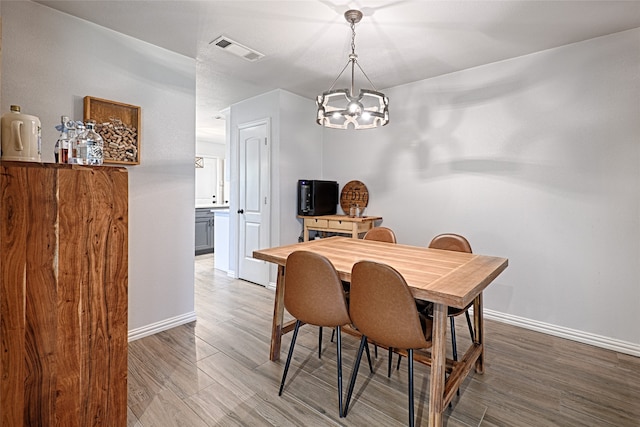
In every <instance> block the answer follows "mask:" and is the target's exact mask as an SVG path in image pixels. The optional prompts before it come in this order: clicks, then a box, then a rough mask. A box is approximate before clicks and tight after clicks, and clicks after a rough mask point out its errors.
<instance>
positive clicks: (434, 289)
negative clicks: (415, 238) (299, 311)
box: [253, 237, 508, 426]
mask: <svg viewBox="0 0 640 427" xmlns="http://www.w3.org/2000/svg"><path fill="white" fill-rule="evenodd" d="M298 250H304V251H311V252H315V253H318V254H321V255H324V256H325V257H327V258H328V259H329V260H330V261H331V263H332V264H333V265H334V267H335V268H336V270H337V271H338V274H339V275H340V278H341V279H342V280H343V281H345V282H350V281H351V269H352V267H353V265H354V264H355V263H357V262H358V261H363V260H368V261H375V262H379V263H383V264H387V265H389V266H391V267H393V268H395V269H396V270H397V271H398V272H399V273H400V274H401V275H402V276H403V277H404V279H405V280H406V282H407V284H408V285H409V287H410V289H411V292H412V293H413V295H414V297H415V298H417V299H421V300H426V301H431V302H433V331H432V347H431V349H430V352H429V353H416V354H418V355H417V356H414V358H415V360H416V361H418V362H421V363H424V364H427V365H430V366H431V380H430V386H429V425H430V426H441V425H442V412H443V411H444V410H445V408H446V407H447V405H448V404H449V402H450V401H451V399H452V398H453V396H454V395H455V393H456V390H458V389H459V387H460V385H461V384H462V382H463V381H464V379H465V378H466V377H467V376H468V375H469V373H470V372H471V370H472V369H474V368H475V371H476V372H477V373H483V372H484V325H483V316H482V291H483V290H484V289H485V288H486V287H487V286H489V284H490V283H491V282H492V281H493V280H494V279H495V278H496V277H497V276H498V275H499V274H500V273H501V272H502V271H504V269H505V268H507V265H508V260H507V259H506V258H499V257H494V256H485V255H477V254H469V253H464V252H455V251H446V250H440V249H430V248H426V247H418V246H409V245H401V244H395V243H385V242H377V241H371V240H359V239H350V238H347V237H330V238H326V239H319V240H313V241H309V242H303V243H296V244H292V245H286V246H279V247H274V248H269V249H261V250H257V251H254V252H253V257H254V258H256V259H260V260H264V261H267V262H272V263H274V264H277V265H278V276H277V283H276V292H275V302H274V311H273V323H272V331H271V352H270V359H271V360H274V361H275V360H278V359H279V357H280V344H281V339H282V335H283V334H285V333H288V332H290V331H292V330H293V327H294V326H293V325H294V321H290V322H287V323H285V322H284V293H285V288H286V285H285V283H284V272H285V268H286V263H287V257H288V256H289V254H290V253H292V252H294V251H298ZM472 302H473V317H474V326H475V327H474V329H475V334H474V335H475V337H474V340H473V342H472V343H471V345H470V346H469V348H468V349H467V350H466V352H465V353H464V356H463V357H462V358H461V359H460V360H459V361H453V360H449V359H447V358H446V351H445V350H446V334H447V309H448V307H456V308H464V307H466V306H467V305H469V304H470V303H472ZM345 329H346V328H345ZM398 352H399V353H400V354H403V355H406V354H407V353H406V351H403V350H398ZM447 373H448V375H446V374H447Z"/></svg>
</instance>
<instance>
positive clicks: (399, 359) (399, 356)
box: [396, 355, 402, 371]
mask: <svg viewBox="0 0 640 427" xmlns="http://www.w3.org/2000/svg"><path fill="white" fill-rule="evenodd" d="M400 362H402V356H401V355H398V366H396V371H399V370H400Z"/></svg>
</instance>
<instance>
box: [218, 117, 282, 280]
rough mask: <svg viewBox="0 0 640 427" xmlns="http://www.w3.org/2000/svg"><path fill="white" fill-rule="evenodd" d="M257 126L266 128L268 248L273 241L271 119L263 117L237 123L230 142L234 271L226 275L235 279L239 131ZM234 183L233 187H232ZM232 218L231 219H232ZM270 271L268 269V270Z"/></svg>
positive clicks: (238, 190)
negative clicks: (231, 143)
mask: <svg viewBox="0 0 640 427" xmlns="http://www.w3.org/2000/svg"><path fill="white" fill-rule="evenodd" d="M259 125H266V128H267V132H266V133H267V151H268V156H267V162H268V165H269V180H268V182H267V193H268V195H267V197H269V209H268V210H267V216H268V219H267V221H266V222H265V224H266V226H267V227H268V232H269V237H268V241H269V242H268V243H269V246H271V242H272V239H273V227H272V223H273V222H272V213H273V185H272V184H273V168H272V166H273V161H272V157H273V152H272V150H273V148H272V147H273V138H272V133H271V118H270V117H265V118H262V119H257V120H252V121H249V122H242V123H239V124H237V125H236V126H235V129H234V130H233V131H234V133H235V135H233V137H232V140H233V145H234V146H235V147H233V150H232V151H233V155H234V157H235V161H234V162H233V166H234V169H235V170H234V171H229V172H230V173H231V172H232V173H231V175H230V178H232V179H231V181H232V182H231V185H232V191H231V192H230V197H231V200H230V201H229V208H230V209H229V216H230V218H229V219H230V221H232V223H233V224H234V226H235V227H234V228H235V230H234V231H233V236H234V238H233V241H232V242H230V246H231V247H230V248H229V249H230V254H233V257H234V260H233V263H230V265H231V264H232V265H233V267H234V271H232V272H229V274H228V275H230V276H232V277H233V278H235V279H237V278H238V277H239V274H240V253H239V251H240V214H238V209H239V206H238V204H239V201H240V130H242V129H246V128H251V127H254V126H259ZM234 183H235V185H234ZM232 218H233V219H232ZM269 270H270V269H269ZM269 283H270V273H269V276H268V277H267V287H268V286H269Z"/></svg>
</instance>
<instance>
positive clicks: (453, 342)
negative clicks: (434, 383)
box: [449, 316, 460, 408]
mask: <svg viewBox="0 0 640 427" xmlns="http://www.w3.org/2000/svg"><path fill="white" fill-rule="evenodd" d="M449 319H451V347H453V360H455V361H456V362H457V361H458V344H457V343H456V321H455V319H454V317H453V316H451V317H450V318H449ZM456 394H457V395H458V396H460V389H458V390H456ZM449 407H450V408H451V402H449Z"/></svg>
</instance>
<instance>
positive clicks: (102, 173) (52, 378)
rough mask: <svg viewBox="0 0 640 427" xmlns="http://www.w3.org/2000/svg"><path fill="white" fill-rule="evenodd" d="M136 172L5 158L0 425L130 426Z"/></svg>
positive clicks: (0, 217)
mask: <svg viewBox="0 0 640 427" xmlns="http://www.w3.org/2000/svg"><path fill="white" fill-rule="evenodd" d="M127 200H128V183H127V170H126V169H125V168H121V167H104V166H102V167H89V166H79V165H57V164H41V163H21V162H0V338H1V339H0V346H1V348H0V425H1V426H2V427H16V426H53V425H59V426H65V427H74V426H78V427H84V426H97V425H101V426H125V425H126V424H127V280H128V279H127V277H128V276H127V270H128V262H127V252H128V229H127V224H128V201H127Z"/></svg>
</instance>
